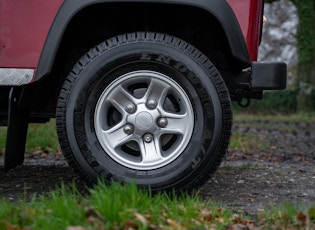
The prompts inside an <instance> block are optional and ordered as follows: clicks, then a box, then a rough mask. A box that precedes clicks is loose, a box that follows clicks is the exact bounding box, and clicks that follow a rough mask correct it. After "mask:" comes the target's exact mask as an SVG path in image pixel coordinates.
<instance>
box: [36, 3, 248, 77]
mask: <svg viewBox="0 0 315 230" xmlns="http://www.w3.org/2000/svg"><path fill="white" fill-rule="evenodd" d="M126 4H129V5H130V6H133V7H134V8H133V9H134V10H139V11H141V9H142V10H146V9H147V8H145V7H143V6H149V5H151V7H152V6H154V7H153V8H155V6H158V7H157V8H156V9H162V8H163V7H164V9H171V8H172V7H173V8H176V9H177V8H178V7H182V8H181V9H184V8H185V9H193V10H192V12H194V13H195V14H193V15H192V16H191V17H190V16H189V15H187V16H188V17H187V18H190V19H187V20H193V21H194V20H198V17H195V16H198V13H201V14H202V15H204V16H205V17H209V18H210V19H211V22H210V24H208V23H206V22H203V23H205V25H207V26H210V28H205V29H204V30H205V33H209V31H211V30H212V29H213V28H215V31H219V33H222V35H221V36H223V37H220V38H218V39H217V40H218V41H219V40H222V39H221V38H223V40H224V41H226V42H227V43H228V48H227V47H222V48H223V49H226V52H228V53H229V54H228V56H229V57H228V59H230V63H234V62H235V63H237V66H241V67H248V66H249V65H250V60H249V54H248V51H247V48H246V43H245V40H244V37H243V34H242V31H241V29H240V26H239V24H238V21H237V19H236V17H235V15H234V13H233V10H232V9H231V7H230V6H229V5H228V3H227V2H226V1H222V0H212V1H211V2H209V1H207V0H195V1H190V0H153V1H147V0H127V1H123V2H122V1H112V0H66V1H65V2H64V3H63V5H62V6H61V8H60V10H59V12H58V14H57V16H56V18H55V20H54V22H53V24H52V26H51V29H50V31H49V34H48V36H47V39H46V41H45V44H44V47H43V50H42V53H41V56H40V60H39V63H38V68H37V71H36V76H35V81H37V80H39V79H41V78H43V77H44V76H46V75H49V74H50V73H51V72H52V71H56V70H55V69H58V68H59V70H57V71H62V69H64V66H61V65H64V64H62V63H65V62H68V64H69V65H72V64H73V61H72V62H71V61H69V60H64V59H65V58H67V57H68V59H74V58H79V57H76V55H75V54H71V51H70V50H67V51H65V52H66V55H65V53H64V51H63V50H64V49H65V48H67V47H68V46H69V44H70V43H71V35H70V34H71V33H72V32H73V31H78V30H80V28H77V27H76V26H75V22H76V20H79V22H82V21H83V20H86V21H87V23H88V22H89V20H90V19H89V18H86V16H87V15H88V13H89V12H90V11H91V10H92V11H93V10H96V8H99V9H103V10H105V11H103V12H102V13H103V14H102V15H106V14H111V11H112V9H113V8H115V9H118V8H119V9H120V10H121V12H124V10H123V7H122V5H124V7H125V5H126ZM125 8H126V7H125ZM106 10H107V11H106ZM128 10H129V8H128ZM97 12H99V11H97ZM176 12H177V11H176ZM222 12H224V14H222ZM116 16H117V18H118V21H120V23H118V22H116V21H115V20H116V19H117V18H115V20H114V19H113V21H110V22H108V23H105V24H106V26H108V28H109V32H108V33H104V31H102V32H100V31H98V30H97V29H98V28H96V27H94V29H95V31H93V33H95V34H94V35H91V37H94V36H95V38H96V39H95V38H91V37H90V38H89V41H88V43H90V44H88V45H91V46H93V45H96V44H97V42H99V41H98V39H97V38H98V37H102V39H106V38H108V36H114V35H117V32H118V31H119V29H118V30H117V25H123V23H125V22H123V17H121V16H120V15H116ZM128 16H131V17H132V14H130V15H128ZM159 17H161V18H163V17H165V15H161V14H160V15H159ZM169 17H170V16H169ZM96 19H98V17H94V20H96ZM140 19H141V18H138V19H136V20H140ZM156 20H159V19H156ZM200 20H201V19H200ZM127 21H128V20H127ZM200 22H201V21H200ZM91 23H94V21H91ZM140 23H143V22H141V20H140ZM154 23H155V22H153V24H154ZM147 27H148V25H144V24H143V25H142V27H139V28H137V29H143V30H146V29H147ZM149 27H150V26H149ZM86 30H89V28H88V26H87V28H86ZM114 30H115V31H114ZM208 30H209V31H208ZM83 31H84V30H83ZM84 32H87V31H84ZM99 32H100V34H96V33H99ZM120 32H133V31H120ZM157 32H167V31H163V29H162V31H157ZM170 32H172V31H170ZM173 35H174V34H173ZM67 36H68V37H67ZM178 36H179V37H181V36H182V35H178ZM183 36H189V35H187V34H186V35H183ZM87 37H88V36H86V37H84V38H85V39H87ZM67 38H68V40H67ZM181 38H182V39H186V38H185V37H184V38H183V37H181ZM94 40H95V41H94ZM80 42H82V41H80ZM197 43H198V42H197ZM209 43H210V42H209ZM88 45H87V46H88ZM193 45H195V46H196V44H193ZM73 46H75V45H73ZM204 46H208V45H207V44H206V41H205V42H204V43H203V44H202V45H200V47H198V46H197V48H199V49H201V50H202V51H203V49H204V48H205V47H204ZM85 48H86V50H88V49H89V48H91V47H85ZM210 49H211V48H209V47H208V50H210ZM65 50H66V49H65ZM77 55H80V54H77ZM206 55H208V54H207V53H206ZM209 55H210V56H211V55H213V56H216V54H209ZM209 55H208V56H209ZM58 58H61V59H62V60H59V61H58ZM225 59H226V57H225ZM223 65H224V64H223ZM69 68H70V67H69ZM223 68H226V67H223Z"/></svg>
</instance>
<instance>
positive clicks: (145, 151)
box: [139, 140, 163, 164]
mask: <svg viewBox="0 0 315 230" xmlns="http://www.w3.org/2000/svg"><path fill="white" fill-rule="evenodd" d="M139 146H140V151H141V155H142V161H141V164H150V163H153V162H158V161H160V160H161V159H163V157H162V155H161V151H160V144H159V141H158V140H155V141H151V142H150V143H147V142H145V141H141V142H140V143H139Z"/></svg>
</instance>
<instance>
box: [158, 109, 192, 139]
mask: <svg viewBox="0 0 315 230" xmlns="http://www.w3.org/2000/svg"><path fill="white" fill-rule="evenodd" d="M163 115H164V117H165V118H166V119H167V121H168V124H167V126H166V127H165V128H161V130H160V131H161V134H167V133H169V134H182V135H185V134H186V132H187V128H188V127H190V126H191V125H193V124H190V123H191V118H189V116H187V114H186V113H185V114H174V113H164V114H163Z"/></svg>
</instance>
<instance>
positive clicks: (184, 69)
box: [174, 62, 187, 73]
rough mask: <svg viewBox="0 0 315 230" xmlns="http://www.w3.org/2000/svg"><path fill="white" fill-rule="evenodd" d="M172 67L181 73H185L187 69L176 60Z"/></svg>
mask: <svg viewBox="0 0 315 230" xmlns="http://www.w3.org/2000/svg"><path fill="white" fill-rule="evenodd" d="M174 67H175V68H176V69H177V70H178V71H180V72H182V73H185V72H186V71H187V67H186V66H185V65H184V64H183V63H181V62H177V63H176V64H175V66H174Z"/></svg>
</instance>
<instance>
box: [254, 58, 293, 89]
mask: <svg viewBox="0 0 315 230" xmlns="http://www.w3.org/2000/svg"><path fill="white" fill-rule="evenodd" d="M286 85H287V64H286V63H284V62H253V63H252V70H251V88H252V90H283V89H285V88H286Z"/></svg>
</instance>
